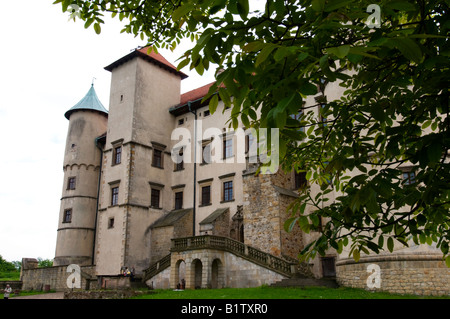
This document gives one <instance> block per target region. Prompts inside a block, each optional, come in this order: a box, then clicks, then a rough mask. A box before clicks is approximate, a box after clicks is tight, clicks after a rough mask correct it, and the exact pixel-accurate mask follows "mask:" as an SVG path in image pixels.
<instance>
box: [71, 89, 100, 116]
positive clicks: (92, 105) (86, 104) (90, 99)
mask: <svg viewBox="0 0 450 319" xmlns="http://www.w3.org/2000/svg"><path fill="white" fill-rule="evenodd" d="M78 110H90V111H97V112H100V113H104V114H106V115H108V110H106V109H105V107H104V106H103V104H102V102H100V100H99V99H98V97H97V94H96V93H95V90H94V84H92V85H91V88H90V89H89V91H88V92H87V94H86V95H85V97H84V98H82V99H81V100H80V102H78V103H77V104H75V105H74V106H73V107H72V108H71V109H70V110H68V111H67V112H66V113H65V114H64V116H65V117H66V118H67V119H69V118H70V115H71V114H72V113H73V112H76V111H78Z"/></svg>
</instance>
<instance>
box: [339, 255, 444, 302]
mask: <svg viewBox="0 0 450 319" xmlns="http://www.w3.org/2000/svg"><path fill="white" fill-rule="evenodd" d="M336 280H337V282H338V283H339V285H341V286H345V287H352V288H362V289H366V290H373V291H386V292H390V293H398V294H415V295H431V296H438V295H450V268H447V267H446V265H445V263H444V262H443V261H442V256H437V255H427V254H424V255H420V254H415V255H409V254H408V255H399V254H398V255H392V256H373V257H362V258H361V259H360V261H359V262H358V263H356V262H355V261H354V260H352V259H342V260H340V261H338V262H337V263H336Z"/></svg>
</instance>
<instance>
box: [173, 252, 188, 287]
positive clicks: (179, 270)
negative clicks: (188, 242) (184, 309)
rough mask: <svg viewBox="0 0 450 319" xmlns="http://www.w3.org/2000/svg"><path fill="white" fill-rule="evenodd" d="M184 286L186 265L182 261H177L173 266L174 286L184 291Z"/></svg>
mask: <svg viewBox="0 0 450 319" xmlns="http://www.w3.org/2000/svg"><path fill="white" fill-rule="evenodd" d="M185 284H186V263H185V262H184V260H183V259H180V260H178V261H177V263H176V265H175V286H176V287H177V288H181V289H185V288H186V287H185Z"/></svg>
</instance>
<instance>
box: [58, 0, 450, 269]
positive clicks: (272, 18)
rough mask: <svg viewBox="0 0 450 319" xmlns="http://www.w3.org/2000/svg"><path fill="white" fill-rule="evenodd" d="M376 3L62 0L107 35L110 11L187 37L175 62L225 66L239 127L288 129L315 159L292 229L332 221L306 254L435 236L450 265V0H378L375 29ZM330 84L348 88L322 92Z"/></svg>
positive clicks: (154, 30) (130, 27) (157, 31)
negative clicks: (409, 172) (409, 175)
mask: <svg viewBox="0 0 450 319" xmlns="http://www.w3.org/2000/svg"><path fill="white" fill-rule="evenodd" d="M372 2H373V1H371V0H370V1H363V0H354V1H352V0H335V1H327V0H299V1H294V0H274V1H267V2H266V3H265V5H264V7H260V8H258V7H255V2H253V1H248V0H237V1H235V0H233V1H231V0H203V1H193V0H183V1H180V0H172V1H155V0H147V1H138V0H135V1H95V0H94V1H68V0H64V1H61V0H58V1H55V3H62V8H63V11H65V10H66V9H67V7H68V6H69V4H71V3H76V4H77V5H79V6H80V8H81V18H82V19H83V20H84V21H85V26H86V27H89V26H90V25H92V24H94V29H95V31H96V32H98V33H99V32H100V31H101V29H100V25H101V24H102V23H103V20H102V19H101V17H102V14H103V13H105V12H111V13H112V16H118V17H119V19H120V20H121V21H127V24H126V25H125V26H124V29H123V32H128V33H131V34H134V35H135V36H140V37H141V38H142V39H145V38H147V39H148V43H149V44H150V45H152V47H153V48H154V49H157V48H160V47H164V48H170V49H174V48H176V47H177V45H178V44H179V43H180V41H181V40H182V39H183V38H188V39H189V38H190V39H191V40H192V41H193V42H194V45H193V47H192V48H191V49H189V50H187V51H186V52H185V54H184V55H183V56H182V57H181V61H180V64H179V68H182V67H187V66H189V68H190V69H191V70H192V69H195V70H196V71H197V72H198V73H199V74H202V73H203V72H204V70H207V69H209V67H210V66H211V65H212V64H214V65H215V66H216V67H217V69H218V70H220V71H221V72H218V73H217V76H216V79H217V83H216V85H215V86H213V87H212V88H211V90H210V93H209V96H207V97H206V98H209V97H211V96H212V95H213V94H214V93H216V92H218V93H219V94H218V97H215V98H212V99H211V102H210V108H211V112H214V111H216V107H217V102H218V98H220V99H221V100H222V101H224V103H225V104H226V105H227V106H229V107H231V108H232V112H231V114H232V115H231V119H230V123H231V125H233V126H237V123H238V120H239V119H240V120H241V121H242V122H243V123H244V125H245V126H248V127H250V126H252V127H255V128H261V127H265V128H272V127H277V128H279V129H280V136H281V140H280V158H281V159H282V163H283V167H284V168H285V169H286V170H292V169H293V168H294V169H296V170H306V171H307V177H308V180H309V185H310V187H309V188H306V189H305V190H304V191H303V193H302V194H301V196H300V198H299V199H298V201H297V202H296V203H294V204H293V205H292V207H291V208H290V211H291V213H292V218H290V219H289V220H288V222H287V224H286V229H287V230H289V229H291V228H292V227H293V225H299V226H300V227H301V228H302V229H303V230H304V231H306V232H309V231H311V230H315V229H316V230H317V229H318V228H319V226H320V220H322V219H323V221H324V222H325V223H324V224H323V225H322V226H321V227H322V232H321V236H320V237H319V238H318V239H317V240H315V241H314V242H312V243H311V244H310V245H308V246H307V247H306V248H305V250H304V251H303V256H304V257H305V258H306V257H312V256H314V255H315V254H316V253H320V254H324V253H325V251H326V250H328V249H329V248H330V247H333V248H335V249H336V250H337V251H338V252H342V251H343V248H344V247H345V246H349V248H350V253H351V255H352V256H353V257H354V258H355V259H359V258H360V255H361V253H370V251H372V252H375V253H378V252H380V251H381V250H383V249H387V250H389V251H393V249H394V243H395V242H400V243H401V244H403V245H408V243H411V242H414V243H416V244H419V243H421V244H424V243H427V244H436V245H437V247H439V248H440V249H441V251H442V253H443V256H444V257H446V261H447V265H449V266H450V257H448V256H449V240H450V233H449V226H450V219H449V207H450V206H449V205H450V189H449V183H448V181H450V172H449V161H448V154H449V153H448V152H449V145H450V134H449V127H450V122H449V121H450V118H449V117H448V113H449V87H450V86H449V74H450V73H449V66H450V59H449V39H448V35H449V28H450V22H449V21H450V17H449V2H448V1H445V0H431V1H423V0H419V1H412V0H411V1H410V0H397V1H387V0H381V1H377V4H378V5H379V6H380V8H381V25H380V26H379V28H369V27H368V25H367V24H366V20H367V18H368V15H369V14H368V13H367V12H366V8H367V7H368V6H369V5H370V4H371V3H372ZM96 25H97V26H96ZM333 86H334V87H340V88H342V90H344V93H345V94H343V95H342V96H339V97H333V96H330V95H327V94H325V93H326V92H327V90H328V88H329V87H333ZM231 97H233V98H231ZM308 97H309V98H310V99H311V98H312V97H315V98H316V100H314V99H313V100H314V101H315V102H314V103H312V104H311V103H309V104H307V105H306V106H305V107H304V108H303V109H302V112H301V113H299V109H301V108H302V107H303V106H304V102H305V101H306V100H307V98H308ZM313 110H315V111H314V112H313ZM258 113H259V115H257V114H258ZM317 113H319V115H318V114H317ZM404 166H410V167H411V168H412V169H413V170H414V172H415V177H414V180H411V179H409V182H408V183H405V180H404V179H403V178H402V176H403V173H404V171H403V168H402V167H404ZM350 172H353V173H352V174H350ZM355 172H356V173H355ZM333 193H337V194H338V195H337V196H336V197H335V198H333V197H331V195H332V194H333ZM313 194H314V195H313ZM327 201H328V202H327ZM326 202H327V203H326ZM325 203H326V205H324V204H325Z"/></svg>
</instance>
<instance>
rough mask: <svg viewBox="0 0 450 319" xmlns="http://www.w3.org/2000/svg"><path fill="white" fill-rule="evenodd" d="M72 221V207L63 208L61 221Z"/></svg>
mask: <svg viewBox="0 0 450 319" xmlns="http://www.w3.org/2000/svg"><path fill="white" fill-rule="evenodd" d="M71 222H72V208H69V209H66V210H64V216H63V223H71Z"/></svg>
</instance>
